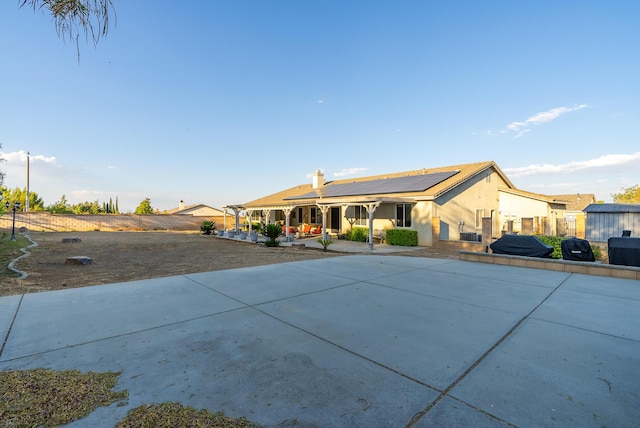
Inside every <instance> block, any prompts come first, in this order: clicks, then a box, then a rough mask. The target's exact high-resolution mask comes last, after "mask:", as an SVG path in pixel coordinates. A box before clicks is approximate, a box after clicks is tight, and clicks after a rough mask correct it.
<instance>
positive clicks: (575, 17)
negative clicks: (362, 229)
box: [0, 0, 640, 211]
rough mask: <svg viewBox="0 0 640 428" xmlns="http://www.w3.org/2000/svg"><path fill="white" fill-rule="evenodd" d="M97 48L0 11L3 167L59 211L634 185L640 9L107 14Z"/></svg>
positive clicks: (268, 7)
mask: <svg viewBox="0 0 640 428" xmlns="http://www.w3.org/2000/svg"><path fill="white" fill-rule="evenodd" d="M114 4H115V7H116V12H117V23H116V25H115V26H113V27H112V28H111V30H110V32H109V34H108V36H107V37H105V38H102V39H101V40H100V42H99V43H98V45H97V47H95V48H94V46H93V44H91V43H86V44H85V43H84V42H81V44H80V61H79V62H78V60H77V55H76V54H77V52H76V48H75V45H74V44H69V43H67V44H65V43H64V42H63V41H62V40H60V39H59V38H58V37H57V35H56V31H55V28H54V26H53V23H52V20H51V17H50V16H48V15H45V14H42V13H41V12H34V11H33V10H32V9H29V8H23V9H20V8H18V1H17V0H16V1H3V2H0V58H2V60H0V144H1V145H2V148H1V149H0V156H1V157H2V158H4V159H5V162H3V163H0V170H2V171H4V172H5V173H6V177H5V183H4V184H5V185H6V186H9V187H25V186H26V167H25V165H26V160H25V159H26V158H25V155H26V152H30V154H31V162H30V189H31V191H35V192H37V193H38V195H39V196H40V197H41V198H43V199H44V201H45V204H47V205H48V204H51V203H53V202H55V201H57V200H59V199H60V197H61V196H62V195H66V198H67V200H68V201H69V202H71V203H78V202H83V201H94V200H99V201H100V202H108V200H109V198H114V199H115V198H116V197H118V201H119V207H120V210H121V211H133V210H134V209H135V208H136V206H137V205H138V204H139V203H140V201H142V200H143V199H145V198H150V200H151V205H152V206H153V207H154V208H158V209H160V210H165V209H171V208H174V207H177V206H178V203H179V201H180V200H184V202H185V203H186V204H195V203H204V204H208V205H211V206H214V207H221V206H222V205H225V204H236V203H242V202H248V201H250V200H253V199H256V198H258V197H261V196H264V195H266V194H270V193H274V192H277V191H280V190H282V189H285V188H289V187H292V186H294V185H297V184H301V183H307V182H310V180H311V178H310V174H312V173H313V172H314V171H315V170H316V169H321V170H323V171H324V173H325V177H326V178H327V179H329V180H331V179H337V178H347V177H349V176H365V175H374V174H384V173H391V172H398V171H405V170H413V169H420V168H429V167H437V166H446V165H455V164H460V163H468V162H479V161H485V160H494V161H496V162H497V164H498V165H499V166H500V167H501V168H502V169H503V170H504V171H505V172H506V174H507V176H508V177H509V178H510V179H511V181H512V182H513V183H514V184H515V185H516V186H517V187H518V188H520V189H523V190H527V191H531V192H537V193H543V194H562V193H575V192H580V193H595V194H596V197H597V198H598V199H602V200H605V201H607V202H610V201H611V196H610V195H611V193H616V192H618V191H620V189H622V188H623V187H628V186H631V185H634V184H638V183H640V172H639V171H640V141H639V138H638V135H640V119H639V118H640V78H639V76H640V49H639V46H640V25H638V22H640V2H637V1H617V0H613V1H606V2H605V1H586V0H585V1H583V0H580V1H577V0H576V1H571V0H569V1H560V2H559V1H535V2H534V1H517V2H516V1H506V0H505V1H499V0H495V1H491V0H489V1H450V2H435V1H426V0H422V1H396V2H391V1H376V0H367V1H360V0H353V1H348V2H345V1H333V0H323V1H311V0H310V1H293V0H280V1H277V0H276V1H243V0H238V1H217V0H207V1H204V0H203V1H195V0H193V1H187V2H183V3H176V2H175V1H166V0H153V1H152V0H121V1H117V0H116V1H114Z"/></svg>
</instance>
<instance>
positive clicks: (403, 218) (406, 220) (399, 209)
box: [396, 204, 413, 227]
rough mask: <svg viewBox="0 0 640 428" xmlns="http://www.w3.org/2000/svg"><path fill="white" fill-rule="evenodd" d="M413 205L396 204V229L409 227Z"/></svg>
mask: <svg viewBox="0 0 640 428" xmlns="http://www.w3.org/2000/svg"><path fill="white" fill-rule="evenodd" d="M412 209H413V204H396V227H411V210H412Z"/></svg>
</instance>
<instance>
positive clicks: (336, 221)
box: [329, 207, 342, 232]
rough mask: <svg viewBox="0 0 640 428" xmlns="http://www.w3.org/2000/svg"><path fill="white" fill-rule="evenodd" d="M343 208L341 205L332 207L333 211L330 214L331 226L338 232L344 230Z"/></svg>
mask: <svg viewBox="0 0 640 428" xmlns="http://www.w3.org/2000/svg"><path fill="white" fill-rule="evenodd" d="M341 211H342V210H341V209H340V208H339V207H331V213H330V214H329V228H331V229H335V230H337V231H338V232H341V231H342V227H341V224H340V220H341V216H340V212H341Z"/></svg>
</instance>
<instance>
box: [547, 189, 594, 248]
mask: <svg viewBox="0 0 640 428" xmlns="http://www.w3.org/2000/svg"><path fill="white" fill-rule="evenodd" d="M550 197H552V198H554V199H557V200H560V201H566V202H567V209H566V211H565V213H564V221H560V222H559V223H558V235H561V236H577V237H578V238H583V239H584V237H585V228H586V215H585V213H584V209H585V208H586V207H587V206H589V205H591V204H595V203H597V200H596V195H594V194H593V193H572V194H568V195H551V196H550Z"/></svg>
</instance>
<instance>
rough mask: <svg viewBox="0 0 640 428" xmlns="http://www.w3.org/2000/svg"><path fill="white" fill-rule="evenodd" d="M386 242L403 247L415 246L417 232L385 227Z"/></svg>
mask: <svg viewBox="0 0 640 428" xmlns="http://www.w3.org/2000/svg"><path fill="white" fill-rule="evenodd" d="M386 243H387V244H389V245H401V246H403V247H415V246H416V245H418V232H417V231H415V230H410V229H387V232H386Z"/></svg>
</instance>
